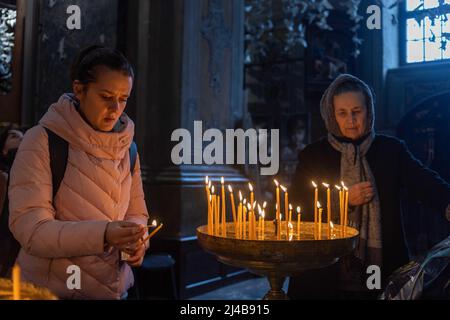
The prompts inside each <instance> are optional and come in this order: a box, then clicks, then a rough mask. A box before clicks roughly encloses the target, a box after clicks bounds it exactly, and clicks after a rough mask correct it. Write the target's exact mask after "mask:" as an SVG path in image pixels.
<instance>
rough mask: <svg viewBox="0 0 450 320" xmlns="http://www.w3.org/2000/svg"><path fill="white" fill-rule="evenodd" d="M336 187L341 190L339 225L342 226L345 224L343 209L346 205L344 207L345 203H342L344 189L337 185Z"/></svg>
mask: <svg viewBox="0 0 450 320" xmlns="http://www.w3.org/2000/svg"><path fill="white" fill-rule="evenodd" d="M335 187H336V189H338V190H339V223H340V224H341V225H342V223H343V216H344V213H343V207H344V205H343V201H342V199H343V198H342V188H341V187H340V186H337V185H335Z"/></svg>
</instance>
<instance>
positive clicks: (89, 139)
mask: <svg viewBox="0 0 450 320" xmlns="http://www.w3.org/2000/svg"><path fill="white" fill-rule="evenodd" d="M133 77H134V74H133V70H132V68H131V65H130V63H129V62H128V61H127V59H126V58H125V57H124V56H123V55H122V54H121V53H120V52H118V51H116V50H112V49H108V48H104V47H98V46H93V47H90V48H87V49H85V50H83V51H81V52H80V54H79V56H78V57H77V59H76V60H75V62H74V64H73V66H72V69H71V78H72V79H71V80H72V84H73V92H74V93H73V94H64V95H62V96H61V97H60V98H59V100H58V102H56V103H55V104H53V105H52V106H51V107H50V108H49V110H48V111H47V113H46V114H45V115H44V117H43V118H42V119H41V120H40V121H39V125H37V126H35V127H34V128H32V129H30V130H29V131H28V132H27V133H26V135H25V137H24V140H23V142H22V144H21V145H20V147H19V150H18V152H17V156H16V160H15V162H14V164H13V167H12V169H11V181H10V187H9V199H10V220H9V223H10V229H11V231H12V233H13V234H14V237H15V238H16V239H17V240H18V241H19V242H20V244H21V247H22V249H21V250H20V253H19V256H18V259H17V263H18V264H19V266H20V267H21V268H22V274H23V277H24V279H25V281H28V282H31V283H34V284H36V285H39V286H43V287H47V288H49V289H50V290H51V291H53V293H55V294H56V295H57V296H59V297H60V298H64V299H120V298H124V297H125V296H126V293H127V290H128V289H129V288H130V287H131V286H132V285H133V274H132V272H131V268H130V266H139V265H140V264H141V263H142V261H143V257H144V254H145V250H146V248H147V247H148V243H143V241H142V237H143V236H144V235H145V233H146V228H145V226H146V225H147V220H148V213H147V208H146V204H145V201H144V192H143V189H142V181H141V174H140V166H139V159H137V161H136V163H135V166H134V167H132V166H131V165H130V161H131V160H130V152H129V149H130V145H131V144H132V142H133V136H134V124H133V121H132V120H131V119H130V118H129V117H128V116H127V115H126V114H125V113H124V110H125V107H126V104H127V99H128V97H129V96H130V94H131V90H132V87H133ZM50 134H52V136H53V134H55V135H57V136H59V137H60V138H62V139H63V140H65V141H66V142H67V143H68V157H67V166H66V169H65V174H64V178H63V179H62V182H61V183H60V185H59V188H58V190H57V193H56V195H55V196H54V197H53V194H52V193H53V188H56V186H54V185H52V171H51V163H50V162H51V158H52V154H50V152H49V137H50ZM120 251H122V252H125V253H127V254H128V255H130V258H129V259H128V260H127V261H122V260H121V258H120V253H119V252H120ZM73 266H76V267H78V268H79V270H80V274H79V276H80V286H76V287H75V288H74V287H72V286H69V285H68V284H67V283H68V282H67V280H68V277H69V276H70V273H71V272H73V270H76V268H75V269H74V267H73ZM75 283H76V282H75Z"/></svg>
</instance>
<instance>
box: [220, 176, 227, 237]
mask: <svg viewBox="0 0 450 320" xmlns="http://www.w3.org/2000/svg"><path fill="white" fill-rule="evenodd" d="M220 183H221V184H222V204H221V208H222V234H224V235H225V236H226V232H227V218H226V208H225V179H224V178H223V177H222V178H220Z"/></svg>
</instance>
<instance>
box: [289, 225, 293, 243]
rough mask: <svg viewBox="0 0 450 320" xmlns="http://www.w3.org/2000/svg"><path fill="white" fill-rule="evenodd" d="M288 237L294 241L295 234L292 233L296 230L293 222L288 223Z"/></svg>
mask: <svg viewBox="0 0 450 320" xmlns="http://www.w3.org/2000/svg"><path fill="white" fill-rule="evenodd" d="M288 227H289V228H288V237H289V241H292V238H293V237H294V233H293V232H292V231H293V230H294V226H293V225H292V223H291V222H289V223H288Z"/></svg>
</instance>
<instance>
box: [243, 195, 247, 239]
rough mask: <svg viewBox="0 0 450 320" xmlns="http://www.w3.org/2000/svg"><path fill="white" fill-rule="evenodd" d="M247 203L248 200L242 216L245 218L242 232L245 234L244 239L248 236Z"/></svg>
mask: <svg viewBox="0 0 450 320" xmlns="http://www.w3.org/2000/svg"><path fill="white" fill-rule="evenodd" d="M246 203H247V199H244V202H243V209H242V216H243V222H242V226H243V230H242V232H243V236H244V239H245V237H246V236H247V205H246Z"/></svg>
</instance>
